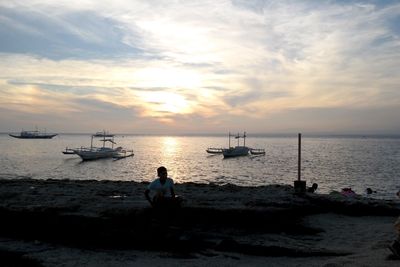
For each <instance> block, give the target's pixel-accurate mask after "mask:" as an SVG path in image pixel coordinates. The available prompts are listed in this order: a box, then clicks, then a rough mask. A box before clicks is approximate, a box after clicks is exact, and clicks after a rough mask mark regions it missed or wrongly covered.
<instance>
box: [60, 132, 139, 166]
mask: <svg viewBox="0 0 400 267" xmlns="http://www.w3.org/2000/svg"><path fill="white" fill-rule="evenodd" d="M103 133H104V134H103V135H101V134H100V133H96V134H94V135H92V137H91V142H90V147H80V148H66V149H65V151H63V154H76V155H78V156H79V157H81V158H82V160H94V159H102V158H114V159H121V158H126V157H132V156H133V155H134V154H133V150H126V149H123V148H122V147H117V148H114V145H115V144H116V142H115V141H114V135H113V134H109V133H107V132H105V131H104V132H103ZM95 137H102V138H103V139H101V140H99V141H101V142H103V146H102V147H95V146H93V138H95ZM106 137H110V138H106ZM106 143H110V144H111V145H110V146H106Z"/></svg>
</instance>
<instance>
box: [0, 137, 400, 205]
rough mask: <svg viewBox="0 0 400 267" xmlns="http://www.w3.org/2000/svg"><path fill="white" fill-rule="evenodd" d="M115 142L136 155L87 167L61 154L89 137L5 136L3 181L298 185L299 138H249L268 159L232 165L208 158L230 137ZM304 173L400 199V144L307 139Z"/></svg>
mask: <svg viewBox="0 0 400 267" xmlns="http://www.w3.org/2000/svg"><path fill="white" fill-rule="evenodd" d="M116 141H117V142H118V145H120V146H123V147H126V148H132V149H133V150H134V153H135V156H134V157H131V158H126V159H122V160H118V161H113V160H111V159H102V160H96V161H89V162H82V161H81V160H80V158H79V157H78V156H76V155H63V154H62V153H61V151H63V150H64V149H65V147H67V146H68V147H80V146H89V145H90V136H89V135H59V136H56V137H55V138H53V139H51V140H23V139H14V138H12V137H9V136H8V135H5V134H0V151H1V153H0V179H10V178H34V179H48V178H54V179H77V180H84V179H96V180H124V181H131V180H133V181H150V180H152V179H154V177H155V176H156V168H157V167H158V166H160V165H164V166H166V167H167V168H168V170H169V175H170V176H171V177H172V178H174V180H175V181H176V182H189V181H190V182H197V183H210V182H213V183H220V184H224V183H233V184H237V185H244V186H254V185H267V184H273V183H279V184H293V181H294V180H296V179H297V136H295V135H294V136H292V137H251V136H249V137H248V138H247V140H246V145H248V146H250V147H254V148H265V150H266V155H265V156H248V157H240V158H232V159H223V157H222V155H210V154H207V153H206V152H205V149H206V148H207V147H227V146H228V138H227V137H210V136H204V137H199V136H195V137H194V136H179V137H175V136H117V137H116ZM232 142H234V141H232ZM99 145H100V144H99ZM302 175H303V177H304V179H305V180H306V181H307V185H311V184H312V183H314V182H316V183H318V184H319V189H318V190H319V192H322V193H327V192H330V191H332V190H340V188H343V187H352V188H353V190H355V191H356V192H357V193H360V194H363V193H364V192H365V189H366V188H367V187H370V188H372V189H374V190H376V191H377V194H376V195H375V196H376V197H378V198H385V199H392V198H396V196H395V193H396V192H397V191H398V190H400V138H383V137H367V138H365V137H364V138H362V137H347V138H345V137H307V136H303V139H302Z"/></svg>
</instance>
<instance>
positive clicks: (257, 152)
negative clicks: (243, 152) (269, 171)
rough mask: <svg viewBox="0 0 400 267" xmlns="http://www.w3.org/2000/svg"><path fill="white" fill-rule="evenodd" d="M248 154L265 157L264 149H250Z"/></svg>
mask: <svg viewBox="0 0 400 267" xmlns="http://www.w3.org/2000/svg"><path fill="white" fill-rule="evenodd" d="M250 154H252V155H265V149H264V148H250Z"/></svg>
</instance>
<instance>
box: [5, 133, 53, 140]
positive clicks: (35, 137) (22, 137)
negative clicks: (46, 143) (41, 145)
mask: <svg viewBox="0 0 400 267" xmlns="http://www.w3.org/2000/svg"><path fill="white" fill-rule="evenodd" d="M56 135H57V134H49V135H32V136H23V135H14V134H9V136H11V137H14V138H18V139H51V138H53V137H54V136H56Z"/></svg>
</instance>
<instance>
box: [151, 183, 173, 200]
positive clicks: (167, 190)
mask: <svg viewBox="0 0 400 267" xmlns="http://www.w3.org/2000/svg"><path fill="white" fill-rule="evenodd" d="M147 188H148V189H149V190H150V191H154V192H156V194H160V193H161V194H162V195H163V196H164V197H172V195H171V188H174V180H172V179H171V178H167V180H166V181H165V183H164V184H161V182H160V178H157V179H155V180H154V181H153V182H151V183H150V184H149V186H148V187H147Z"/></svg>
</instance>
